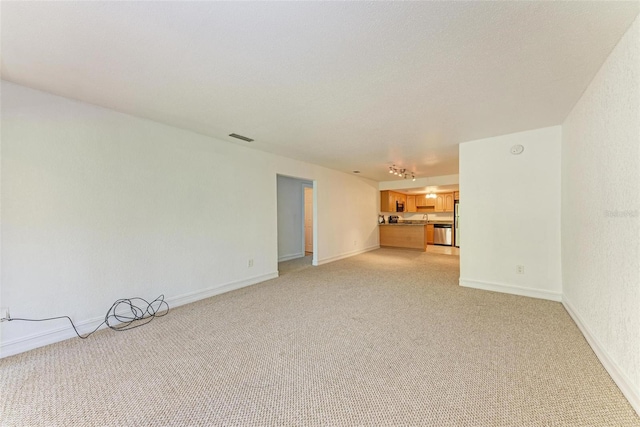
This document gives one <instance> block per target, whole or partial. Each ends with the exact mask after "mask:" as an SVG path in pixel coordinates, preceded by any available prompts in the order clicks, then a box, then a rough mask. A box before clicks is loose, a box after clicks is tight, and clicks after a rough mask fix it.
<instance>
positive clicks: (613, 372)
mask: <svg viewBox="0 0 640 427" xmlns="http://www.w3.org/2000/svg"><path fill="white" fill-rule="evenodd" d="M562 305H563V306H564V308H565V310H567V313H569V316H571V318H572V319H573V321H574V322H575V323H576V325H578V329H580V332H582V335H584V337H585V339H586V340H587V342H588V343H589V345H590V346H591V349H592V350H593V352H594V353H595V354H596V356H597V357H598V360H600V363H602V366H604V369H606V370H607V372H608V373H609V375H610V376H611V378H612V379H613V381H614V382H615V383H616V385H617V386H618V388H619V389H620V391H621V392H622V394H624V396H625V397H626V398H627V400H628V401H629V403H630V404H631V407H633V409H634V410H635V411H636V412H637V413H638V415H640V390H638V388H636V387H634V385H633V383H632V382H631V381H630V380H629V378H628V377H627V376H626V375H625V373H624V372H622V371H621V370H620V368H619V367H618V365H617V364H616V363H615V362H614V360H613V359H612V358H611V357H610V356H609V353H607V351H606V350H605V349H604V347H603V346H602V344H600V341H598V339H597V338H596V337H595V336H594V335H593V334H592V333H591V331H590V330H589V328H587V326H586V325H585V323H584V322H583V321H582V319H581V317H580V315H579V314H578V312H577V311H576V310H575V308H573V306H572V305H571V303H570V302H569V301H567V298H566V297H565V296H563V297H562Z"/></svg>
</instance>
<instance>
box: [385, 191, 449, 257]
mask: <svg viewBox="0 0 640 427" xmlns="http://www.w3.org/2000/svg"><path fill="white" fill-rule="evenodd" d="M459 202H460V192H459V191H458V189H457V188H453V189H452V188H447V189H445V190H440V191H438V190H435V191H425V190H424V189H407V190H384V191H380V215H379V216H378V224H379V227H378V228H379V232H380V246H381V247H388V248H401V249H412V250H419V251H423V252H434V253H441V254H451V255H459V248H460V229H459V220H460V217H459Z"/></svg>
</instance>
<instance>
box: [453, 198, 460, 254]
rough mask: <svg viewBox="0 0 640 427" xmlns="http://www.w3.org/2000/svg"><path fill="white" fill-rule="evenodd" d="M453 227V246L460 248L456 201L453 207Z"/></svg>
mask: <svg viewBox="0 0 640 427" xmlns="http://www.w3.org/2000/svg"><path fill="white" fill-rule="evenodd" d="M453 227H454V228H455V230H456V232H455V239H454V241H453V246H455V247H456V248H459V247H460V202H459V201H456V202H455V204H454V205H453Z"/></svg>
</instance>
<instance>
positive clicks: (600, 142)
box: [562, 18, 640, 413]
mask: <svg viewBox="0 0 640 427" xmlns="http://www.w3.org/2000/svg"><path fill="white" fill-rule="evenodd" d="M562 132H563V139H562V263H563V269H562V270H563V289H564V295H563V302H564V304H565V306H566V307H567V309H568V310H569V311H570V313H571V314H572V316H573V317H574V319H575V320H576V323H578V325H579V326H580V327H581V329H582V331H583V333H584V334H585V336H586V337H587V339H588V340H589V342H590V343H591V346H592V347H593V348H594V350H595V351H596V353H597V354H598V356H599V357H600V360H601V361H602V362H603V364H604V365H605V367H607V370H608V371H609V373H610V374H611V376H612V377H613V378H614V380H616V382H617V384H618V385H619V386H620V388H621V390H622V391H623V392H624V393H625V395H626V396H627V398H628V399H629V401H630V402H631V403H632V405H633V406H634V407H635V409H636V411H637V412H638V413H640V21H639V19H638V18H637V19H636V20H635V22H634V24H633V25H632V27H631V28H630V29H629V30H628V32H627V33H626V34H625V36H624V37H623V38H622V39H621V40H620V42H619V43H618V45H617V47H616V48H615V49H614V50H613V52H612V53H611V55H610V56H609V58H608V59H607V60H606V62H605V63H604V65H603V66H602V68H601V69H600V71H599V72H598V74H597V75H596V77H595V78H594V79H593V81H592V82H591V84H590V85H589V87H588V88H587V90H586V91H585V92H584V94H583V95H582V98H581V99H580V100H579V101H578V103H577V104H576V105H575V107H574V108H573V110H572V111H571V113H570V114H569V116H568V117H567V119H566V120H565V122H564V124H563V126H562Z"/></svg>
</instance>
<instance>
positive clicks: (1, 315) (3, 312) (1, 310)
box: [0, 307, 11, 321]
mask: <svg viewBox="0 0 640 427" xmlns="http://www.w3.org/2000/svg"><path fill="white" fill-rule="evenodd" d="M9 319H11V316H10V315H9V307H0V321H5V320H9Z"/></svg>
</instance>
